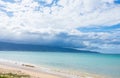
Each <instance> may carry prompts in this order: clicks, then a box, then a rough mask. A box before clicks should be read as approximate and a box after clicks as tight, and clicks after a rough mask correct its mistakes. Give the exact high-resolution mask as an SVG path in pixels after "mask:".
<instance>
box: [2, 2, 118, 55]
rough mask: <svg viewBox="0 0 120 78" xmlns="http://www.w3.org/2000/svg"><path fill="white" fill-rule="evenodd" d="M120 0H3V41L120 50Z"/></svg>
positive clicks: (106, 51) (112, 51)
mask: <svg viewBox="0 0 120 78" xmlns="http://www.w3.org/2000/svg"><path fill="white" fill-rule="evenodd" d="M119 34H120V0H0V42H2V41H4V42H13V43H25V44H28V43H29V44H40V45H52V46H60V47H70V48H76V49H85V50H93V51H100V52H103V53H120V36H119Z"/></svg>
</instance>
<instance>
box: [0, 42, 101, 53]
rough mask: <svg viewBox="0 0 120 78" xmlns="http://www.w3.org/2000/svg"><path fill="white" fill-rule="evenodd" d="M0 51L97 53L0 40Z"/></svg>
mask: <svg viewBox="0 0 120 78" xmlns="http://www.w3.org/2000/svg"><path fill="white" fill-rule="evenodd" d="M0 51H43V52H76V53H99V52H94V51H88V50H77V49H72V48H63V47H55V46H45V45H35V44H19V43H9V42H0Z"/></svg>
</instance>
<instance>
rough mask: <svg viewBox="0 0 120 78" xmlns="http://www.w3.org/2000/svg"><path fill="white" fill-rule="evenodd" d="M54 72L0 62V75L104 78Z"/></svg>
mask: <svg viewBox="0 0 120 78" xmlns="http://www.w3.org/2000/svg"><path fill="white" fill-rule="evenodd" d="M54 71H55V70H54ZM55 72H56V73H55ZM55 72H53V71H51V70H49V69H45V68H39V67H37V66H35V65H32V64H24V63H17V62H8V61H5V62H4V61H2V62H1V61H0V73H13V74H23V75H29V76H30V78H105V77H101V76H97V75H92V74H88V73H81V74H77V73H68V72H67V73H66V72H61V71H57V70H56V71H55Z"/></svg>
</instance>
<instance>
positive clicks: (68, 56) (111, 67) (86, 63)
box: [0, 51, 120, 78]
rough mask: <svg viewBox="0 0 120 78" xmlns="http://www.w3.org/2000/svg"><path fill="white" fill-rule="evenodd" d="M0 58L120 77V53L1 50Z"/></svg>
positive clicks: (115, 77) (114, 77)
mask: <svg viewBox="0 0 120 78" xmlns="http://www.w3.org/2000/svg"><path fill="white" fill-rule="evenodd" d="M0 59H6V60H13V61H19V62H25V63H30V64H35V65H37V66H44V67H51V68H56V69H64V70H68V71H69V70H74V71H77V72H87V73H91V74H97V75H104V76H108V77H109V78H120V54H102V53H100V54H99V53H74V52H41V51H0Z"/></svg>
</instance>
